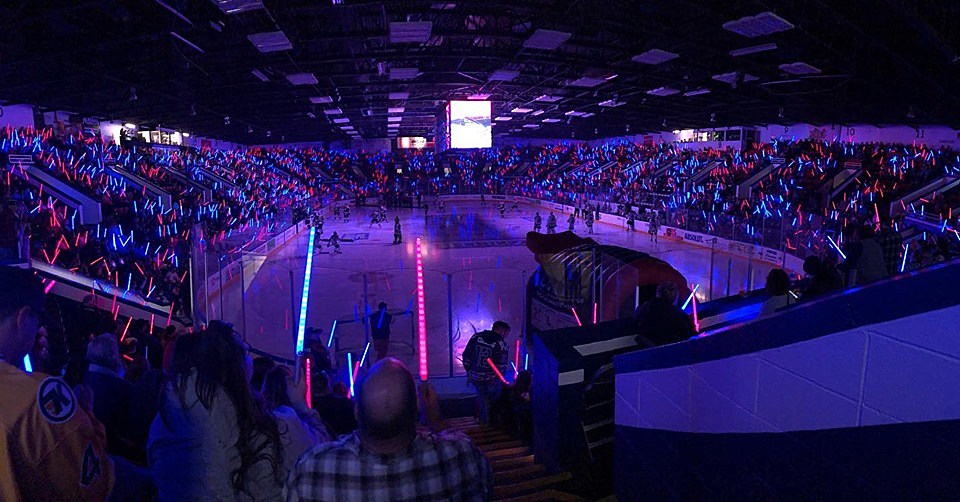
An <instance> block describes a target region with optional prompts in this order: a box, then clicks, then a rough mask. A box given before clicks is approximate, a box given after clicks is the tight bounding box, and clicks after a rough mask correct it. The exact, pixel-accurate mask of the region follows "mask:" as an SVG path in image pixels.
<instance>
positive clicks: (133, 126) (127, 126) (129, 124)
mask: <svg viewBox="0 0 960 502" xmlns="http://www.w3.org/2000/svg"><path fill="white" fill-rule="evenodd" d="M123 128H124V129H129V130H134V129H136V128H137V126H136V125H134V124H131V123H130V122H127V123H126V124H123Z"/></svg>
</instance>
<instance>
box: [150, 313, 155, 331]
mask: <svg viewBox="0 0 960 502" xmlns="http://www.w3.org/2000/svg"><path fill="white" fill-rule="evenodd" d="M154 316H156V314H150V334H151V335H152V334H153V318H154Z"/></svg>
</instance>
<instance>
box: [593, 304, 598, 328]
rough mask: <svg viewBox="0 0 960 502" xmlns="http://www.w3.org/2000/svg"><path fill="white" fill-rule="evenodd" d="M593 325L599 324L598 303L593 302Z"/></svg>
mask: <svg viewBox="0 0 960 502" xmlns="http://www.w3.org/2000/svg"><path fill="white" fill-rule="evenodd" d="M593 323H594V324H596V323H597V302H593Z"/></svg>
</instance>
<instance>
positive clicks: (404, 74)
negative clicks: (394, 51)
mask: <svg viewBox="0 0 960 502" xmlns="http://www.w3.org/2000/svg"><path fill="white" fill-rule="evenodd" d="M418 76H420V70H419V69H418V68H390V80H410V79H414V78H417V77H418Z"/></svg>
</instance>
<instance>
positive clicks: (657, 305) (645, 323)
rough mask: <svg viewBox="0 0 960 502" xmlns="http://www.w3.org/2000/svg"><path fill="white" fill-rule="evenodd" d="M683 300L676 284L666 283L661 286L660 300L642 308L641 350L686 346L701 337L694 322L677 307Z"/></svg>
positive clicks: (639, 315)
mask: <svg viewBox="0 0 960 502" xmlns="http://www.w3.org/2000/svg"><path fill="white" fill-rule="evenodd" d="M679 296H680V291H679V289H678V288H677V285H676V284H674V283H672V282H663V283H660V285H659V286H657V294H656V297H655V298H654V299H652V300H649V301H647V302H645V303H644V304H643V305H640V308H638V309H637V315H636V322H637V332H638V340H637V342H638V343H639V344H640V345H641V346H651V345H653V346H656V345H666V344H668V343H675V342H682V341H684V340H687V339H688V338H690V337H692V336H694V335H696V334H697V330H696V328H694V326H693V320H692V319H690V316H688V315H687V314H686V313H684V312H683V310H680V307H678V306H677V300H678V297H679Z"/></svg>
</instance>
